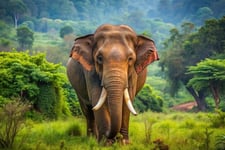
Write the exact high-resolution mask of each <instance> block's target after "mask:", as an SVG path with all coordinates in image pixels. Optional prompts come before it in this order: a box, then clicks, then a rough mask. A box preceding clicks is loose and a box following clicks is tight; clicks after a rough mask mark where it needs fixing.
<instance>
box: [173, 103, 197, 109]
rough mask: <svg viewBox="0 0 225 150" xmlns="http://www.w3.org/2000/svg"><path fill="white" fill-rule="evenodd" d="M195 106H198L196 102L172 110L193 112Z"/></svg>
mask: <svg viewBox="0 0 225 150" xmlns="http://www.w3.org/2000/svg"><path fill="white" fill-rule="evenodd" d="M194 106H197V104H196V102H195V101H194V102H187V103H183V104H179V105H176V106H173V107H172V109H173V110H179V111H188V110H191V109H192V108H193V107H194Z"/></svg>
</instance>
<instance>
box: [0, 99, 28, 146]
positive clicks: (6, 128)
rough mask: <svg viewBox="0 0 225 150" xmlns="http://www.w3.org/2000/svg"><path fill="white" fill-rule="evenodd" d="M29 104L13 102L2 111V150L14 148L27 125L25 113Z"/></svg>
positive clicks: (0, 137)
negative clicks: (24, 126) (24, 125)
mask: <svg viewBox="0 0 225 150" xmlns="http://www.w3.org/2000/svg"><path fill="white" fill-rule="evenodd" d="M29 106H30V105H28V104H26V103H22V102H21V101H12V102H10V103H8V104H6V105H5V106H4V107H3V108H2V109H1V110H0V118H1V122H0V148H12V147H13V143H14V141H15V138H16V136H17V135H18V133H19V132H20V131H21V130H22V129H23V124H25V117H24V115H25V113H26V112H27V111H28V109H29Z"/></svg>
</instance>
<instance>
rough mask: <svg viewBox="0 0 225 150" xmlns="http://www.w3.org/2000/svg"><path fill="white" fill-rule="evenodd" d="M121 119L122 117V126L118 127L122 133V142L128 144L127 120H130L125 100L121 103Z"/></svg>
mask: <svg viewBox="0 0 225 150" xmlns="http://www.w3.org/2000/svg"><path fill="white" fill-rule="evenodd" d="M122 116H123V119H122V126H121V129H120V134H122V136H123V139H122V143H123V144H129V143H130V142H129V120H130V110H129V109H128V108H127V106H126V104H125V102H124V103H123V115H122Z"/></svg>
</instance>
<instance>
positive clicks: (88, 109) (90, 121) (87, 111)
mask: <svg viewBox="0 0 225 150" xmlns="http://www.w3.org/2000/svg"><path fill="white" fill-rule="evenodd" d="M77 96H78V99H79V103H80V107H81V110H82V112H83V114H84V116H85V118H86V124H87V131H86V133H87V136H91V135H94V136H96V126H95V118H94V113H93V111H92V106H91V105H87V104H86V103H85V101H87V98H84V97H82V96H81V95H80V94H77Z"/></svg>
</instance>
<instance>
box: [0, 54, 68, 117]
mask: <svg viewBox="0 0 225 150" xmlns="http://www.w3.org/2000/svg"><path fill="white" fill-rule="evenodd" d="M0 64H1V66H0V89H2V90H1V93H0V96H1V97H0V105H1V103H5V101H6V98H11V97H20V98H21V99H23V100H28V101H29V102H31V103H32V104H33V106H34V107H33V108H34V109H35V110H36V111H38V112H41V113H42V114H44V116H46V117H47V118H51V119H55V118H58V117H61V116H63V115H65V116H67V115H69V114H70V112H69V107H68V106H67V101H66V99H67V94H69V93H68V92H67V89H64V88H63V87H65V86H64V85H65V84H66V85H68V84H69V82H68V81H67V80H66V79H67V78H66V75H65V73H64V72H63V71H64V70H65V69H64V70H63V69H62V68H63V67H61V65H59V64H53V63H49V62H47V61H46V59H45V55H44V54H37V55H33V56H30V55H29V54H28V53H25V52H21V53H18V52H0ZM60 69H61V70H60ZM61 72H63V73H61ZM12 83H13V84H12Z"/></svg>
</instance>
